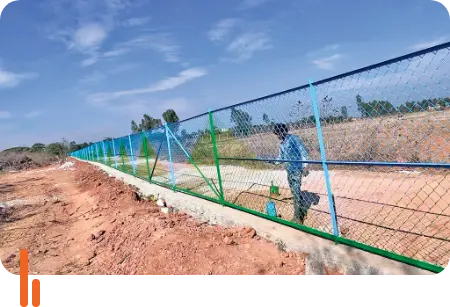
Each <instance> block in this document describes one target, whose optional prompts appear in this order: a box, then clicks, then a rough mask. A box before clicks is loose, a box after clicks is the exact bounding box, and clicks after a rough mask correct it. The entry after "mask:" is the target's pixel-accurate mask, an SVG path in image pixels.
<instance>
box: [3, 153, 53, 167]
mask: <svg viewBox="0 0 450 307" xmlns="http://www.w3.org/2000/svg"><path fill="white" fill-rule="evenodd" d="M57 161H58V158H57V157H56V156H54V155H51V154H48V153H45V152H0V171H14V170H24V169H29V168H35V167H41V166H47V165H50V164H52V163H55V162H57Z"/></svg>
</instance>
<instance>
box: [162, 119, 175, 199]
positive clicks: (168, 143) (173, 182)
mask: <svg viewBox="0 0 450 307" xmlns="http://www.w3.org/2000/svg"><path fill="white" fill-rule="evenodd" d="M164 128H165V129H164V130H165V133H166V139H167V149H168V151H169V166H170V178H171V179H172V188H173V190H174V191H175V174H174V172H173V163H172V150H171V149H170V139H169V127H168V126H167V123H165V124H164Z"/></svg>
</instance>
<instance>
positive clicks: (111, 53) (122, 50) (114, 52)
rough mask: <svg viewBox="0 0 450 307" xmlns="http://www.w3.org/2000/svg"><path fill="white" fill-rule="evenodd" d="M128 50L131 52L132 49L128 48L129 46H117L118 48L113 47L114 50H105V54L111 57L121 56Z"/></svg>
mask: <svg viewBox="0 0 450 307" xmlns="http://www.w3.org/2000/svg"><path fill="white" fill-rule="evenodd" d="M128 52H130V49H128V48H117V49H113V50H110V51H106V52H104V53H103V56H104V57H107V58H110V57H116V56H121V55H124V54H126V53H128Z"/></svg>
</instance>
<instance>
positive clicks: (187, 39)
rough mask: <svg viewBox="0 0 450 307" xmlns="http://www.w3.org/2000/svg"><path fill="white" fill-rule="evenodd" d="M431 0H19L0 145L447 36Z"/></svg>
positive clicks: (10, 33)
mask: <svg viewBox="0 0 450 307" xmlns="http://www.w3.org/2000/svg"><path fill="white" fill-rule="evenodd" d="M449 26H450V24H449V14H448V12H447V11H446V9H445V8H444V7H443V6H442V5H441V4H440V3H437V2H433V1H431V0H397V1H392V0H377V1H356V0H353V1H350V0H343V1H334V0H302V1H295V0H227V1H218V0H217V1H211V0H209V1H206V0H198V1H192V0H191V1H189V0H171V1H156V0H153V1H144V0H95V1H87V0H71V1H68V0H33V1H31V0H20V1H17V2H13V3H11V4H9V5H8V6H7V7H6V8H5V10H4V11H3V13H2V15H1V18H0V42H1V43H0V149H5V148H8V147H12V146H22V145H31V144H32V143H34V142H43V143H49V142H53V141H59V140H61V138H62V137H65V138H66V139H68V140H70V141H71V140H75V141H77V142H82V141H96V140H99V139H101V138H103V137H117V136H122V135H125V134H127V133H129V132H130V121H131V120H132V119H135V120H139V119H140V118H141V116H142V114H143V113H148V114H149V115H151V116H153V117H161V114H162V112H164V111H165V110H166V109H168V108H173V109H175V111H176V112H177V113H178V114H179V115H180V117H181V118H182V119H183V118H187V117H190V116H193V115H196V114H198V113H202V112H205V111H207V110H208V109H209V108H212V109H215V108H219V107H223V106H227V105H230V104H234V103H238V102H241V101H245V100H248V99H252V98H256V97H259V96H263V95H266V94H270V93H272V92H277V91H282V90H285V89H288V88H291V87H295V86H298V85H303V84H305V83H307V82H308V79H309V78H312V79H314V80H319V79H322V78H325V77H330V76H333V75H336V74H338V73H342V72H345V71H348V70H352V69H356V68H359V67H362V66H365V65H369V64H373V63H375V62H379V61H382V60H386V59H389V58H392V57H395V56H399V55H402V54H405V53H408V52H412V51H414V50H418V49H423V48H426V47H429V46H432V45H436V44H439V43H443V42H446V41H449V40H450V34H449V30H450V28H449Z"/></svg>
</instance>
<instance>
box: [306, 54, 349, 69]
mask: <svg viewBox="0 0 450 307" xmlns="http://www.w3.org/2000/svg"><path fill="white" fill-rule="evenodd" d="M341 57H342V55H341V54H339V53H336V54H333V55H331V56H329V57H325V58H320V59H316V60H313V61H312V63H313V64H314V65H316V66H317V67H318V68H320V69H325V70H331V69H334V67H335V64H336V61H337V60H339V59H340V58H341Z"/></svg>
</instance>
